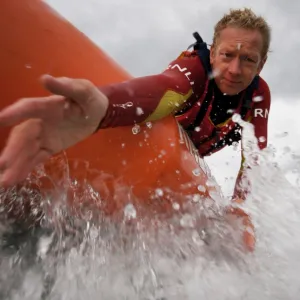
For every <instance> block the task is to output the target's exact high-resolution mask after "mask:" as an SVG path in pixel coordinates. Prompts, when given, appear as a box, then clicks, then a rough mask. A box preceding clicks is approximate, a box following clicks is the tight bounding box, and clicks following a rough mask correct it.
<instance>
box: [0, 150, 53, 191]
mask: <svg viewBox="0 0 300 300" xmlns="http://www.w3.org/2000/svg"><path fill="white" fill-rule="evenodd" d="M49 157H50V154H49V152H48V151H46V150H40V151H38V152H37V153H36V154H31V155H29V156H27V157H26V156H22V157H20V158H19V159H17V160H16V161H15V162H14V163H13V164H12V165H11V166H10V167H9V168H7V169H5V170H4V172H3V173H2V175H1V177H0V185H1V186H2V187H4V188H7V187H10V186H13V185H15V184H18V183H20V182H21V181H22V180H24V179H26V177H27V176H28V174H29V173H30V172H31V171H32V170H33V169H34V168H35V167H36V166H37V165H38V164H40V163H43V162H45V161H46V160H47V159H48V158H49Z"/></svg>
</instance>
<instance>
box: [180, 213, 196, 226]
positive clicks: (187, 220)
mask: <svg viewBox="0 0 300 300" xmlns="http://www.w3.org/2000/svg"><path fill="white" fill-rule="evenodd" d="M180 225H181V227H183V228H193V227H194V219H193V217H192V216H191V215H190V214H184V215H183V216H182V217H181V219H180Z"/></svg>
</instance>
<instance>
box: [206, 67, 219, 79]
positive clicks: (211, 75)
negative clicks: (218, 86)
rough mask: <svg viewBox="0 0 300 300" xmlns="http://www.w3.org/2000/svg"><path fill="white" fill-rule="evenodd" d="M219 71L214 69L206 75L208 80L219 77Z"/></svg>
mask: <svg viewBox="0 0 300 300" xmlns="http://www.w3.org/2000/svg"><path fill="white" fill-rule="evenodd" d="M220 73H221V72H220V70H219V69H214V70H213V71H212V72H211V73H210V74H209V75H208V79H213V78H215V77H217V76H218V75H220Z"/></svg>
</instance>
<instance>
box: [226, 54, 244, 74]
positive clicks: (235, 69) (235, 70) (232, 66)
mask: <svg viewBox="0 0 300 300" xmlns="http://www.w3.org/2000/svg"><path fill="white" fill-rule="evenodd" d="M228 70H229V73H231V74H232V75H240V74H241V73H242V70H241V61H240V60H239V58H238V57H235V58H234V59H232V60H231V62H230V63H229V68H228Z"/></svg>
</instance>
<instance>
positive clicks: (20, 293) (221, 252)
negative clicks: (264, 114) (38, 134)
mask: <svg viewBox="0 0 300 300" xmlns="http://www.w3.org/2000/svg"><path fill="white" fill-rule="evenodd" d="M236 121H239V122H241V125H242V126H244V134H243V143H244V144H245V145H246V146H245V147H246V152H245V157H246V163H247V164H249V165H250V166H251V169H249V171H248V176H249V178H250V183H251V187H252V193H251V194H250V195H249V197H248V199H247V201H246V203H245V204H244V205H243V209H245V210H246V211H247V212H248V213H249V214H250V215H251V216H252V221H253V223H254V225H255V228H256V238H257V245H256V250H255V252H254V253H251V254H245V253H244V252H243V251H242V249H241V247H240V242H239V238H238V234H236V229H235V226H232V224H231V225H230V224H229V223H228V222H226V220H225V219H223V218H222V216H221V215H218V214H217V215H215V220H214V221H213V222H212V221H208V219H206V218H205V216H207V215H208V214H209V213H210V212H209V211H208V210H207V206H205V205H204V206H203V201H200V199H198V198H199V197H198V196H197V195H194V196H193V199H192V201H191V202H192V203H193V204H194V205H197V206H196V207H198V208H197V209H195V206H193V211H192V212H185V213H183V214H177V215H176V216H175V217H174V218H172V220H168V221H165V222H164V221H161V220H160V221H157V220H155V219H153V220H147V221H145V220H139V219H138V214H137V212H136V210H135V208H134V206H133V205H132V204H131V202H130V200H131V199H128V205H127V206H126V207H125V209H124V214H125V215H126V216H127V217H126V216H125V218H124V220H125V219H128V216H130V218H129V219H130V220H132V219H134V220H135V221H136V223H134V224H130V226H128V224H126V222H125V223H124V222H121V223H120V224H119V225H118V226H116V224H115V223H114V224H112V223H111V222H110V221H109V220H104V219H103V220H102V221H101V222H100V225H99V222H98V223H94V222H93V221H92V219H91V218H90V217H88V216H89V215H88V214H85V215H84V216H85V218H84V221H82V220H81V221H79V220H72V221H71V223H72V224H70V225H69V227H66V226H64V228H63V226H62V225H61V223H60V222H61V220H62V219H63V218H67V219H68V220H69V221H70V220H71V219H70V216H68V213H67V212H66V211H64V201H65V200H64V199H65V196H64V193H60V196H59V199H56V203H60V206H59V207H57V208H56V210H55V209H54V208H53V200H54V199H49V198H48V199H47V198H45V197H44V198H43V199H41V196H40V195H37V194H35V193H34V192H32V191H30V190H29V189H26V188H23V194H21V196H22V197H26V196H28V195H29V196H30V197H31V199H32V205H33V206H34V205H36V203H44V204H43V205H44V206H43V205H40V206H38V207H36V211H41V207H42V208H43V209H44V211H45V207H46V208H47V209H46V211H47V210H48V215H47V214H46V215H45V214H44V215H43V216H41V219H42V220H44V222H42V224H43V226H41V228H39V229H35V230H32V229H31V228H27V229H26V228H24V227H20V226H19V225H18V224H15V223H9V224H8V223H5V222H4V220H2V223H1V237H2V238H1V251H0V257H1V260H0V268H1V274H2V275H1V277H0V296H1V298H5V299H33V300H34V299H98V298H99V295H100V294H101V295H102V296H101V298H102V299H156V300H162V299H295V300H296V299H298V294H299V289H300V288H299V287H298V286H299V285H298V280H297V278H298V276H297V275H298V273H299V270H300V262H299V261H298V260H295V258H296V257H297V256H298V249H299V247H300V239H299V238H298V236H299V233H300V227H299V222H300V219H299V211H300V204H299V201H298V198H299V197H298V190H297V189H296V188H295V187H292V186H291V184H290V183H289V182H288V181H287V180H286V179H285V178H284V177H283V176H282V175H281V172H280V170H279V169H278V166H277V165H276V164H274V163H273V158H274V151H273V149H270V148H269V149H266V150H264V151H259V150H258V148H257V143H256V140H255V139H254V135H253V128H252V127H251V126H250V125H249V124H243V122H242V121H241V120H239V119H238V118H237V120H236ZM63 161H64V158H62V159H61V161H60V166H61V168H62V172H63V174H64V176H65V178H68V176H69V173H68V170H67V169H66V168H65V167H64V166H63ZM38 174H39V176H44V175H45V174H44V173H43V170H40V172H39V173H38ZM31 180H33V178H31ZM62 187H64V183H60V184H56V188H60V189H61V188H62ZM278 187H280V189H279V188H278ZM82 191H83V193H81V194H80V197H82V198H84V197H91V196H93V197H95V198H97V197H99V195H97V194H95V193H94V192H93V191H92V190H91V189H90V188H89V187H88V186H85V187H84V188H82ZM273 191H276V193H274V192H273ZM287 191H288V192H287ZM10 193H11V195H10V196H11V197H12V199H14V201H20V203H21V200H20V194H19V193H17V192H16V191H10ZM26 193H28V194H26ZM157 193H158V194H159V195H160V194H161V192H160V190H159V191H158V190H156V191H154V194H156V195H157ZM7 196H8V195H7ZM14 197H15V198H14ZM16 197H19V198H18V199H19V200H18V199H16ZM56 197H57V194H56ZM1 199H3V197H1ZM195 199H196V200H197V201H196V200H195ZM58 200H59V201H58ZM202 200H203V199H202ZM222 200H224V199H219V200H218V204H220V201H222ZM49 202H50V203H52V206H49V205H48V206H47V203H49ZM45 203H46V204H45ZM173 206H174V211H179V205H178V204H177V203H174V204H173ZM175 206H176V207H175ZM49 207H51V208H52V214H51V213H50V214H49ZM32 211H33V212H34V211H35V210H34V209H32ZM54 211H55V212H56V213H55V214H53V212H54ZM132 216H134V218H132ZM157 222H158V223H157ZM151 224H152V225H151ZM49 225H52V226H49ZM53 225H54V229H53ZM49 228H51V230H50V229H49ZM143 228H147V230H143ZM155 228H156V229H157V228H159V230H156V229H155Z"/></svg>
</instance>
